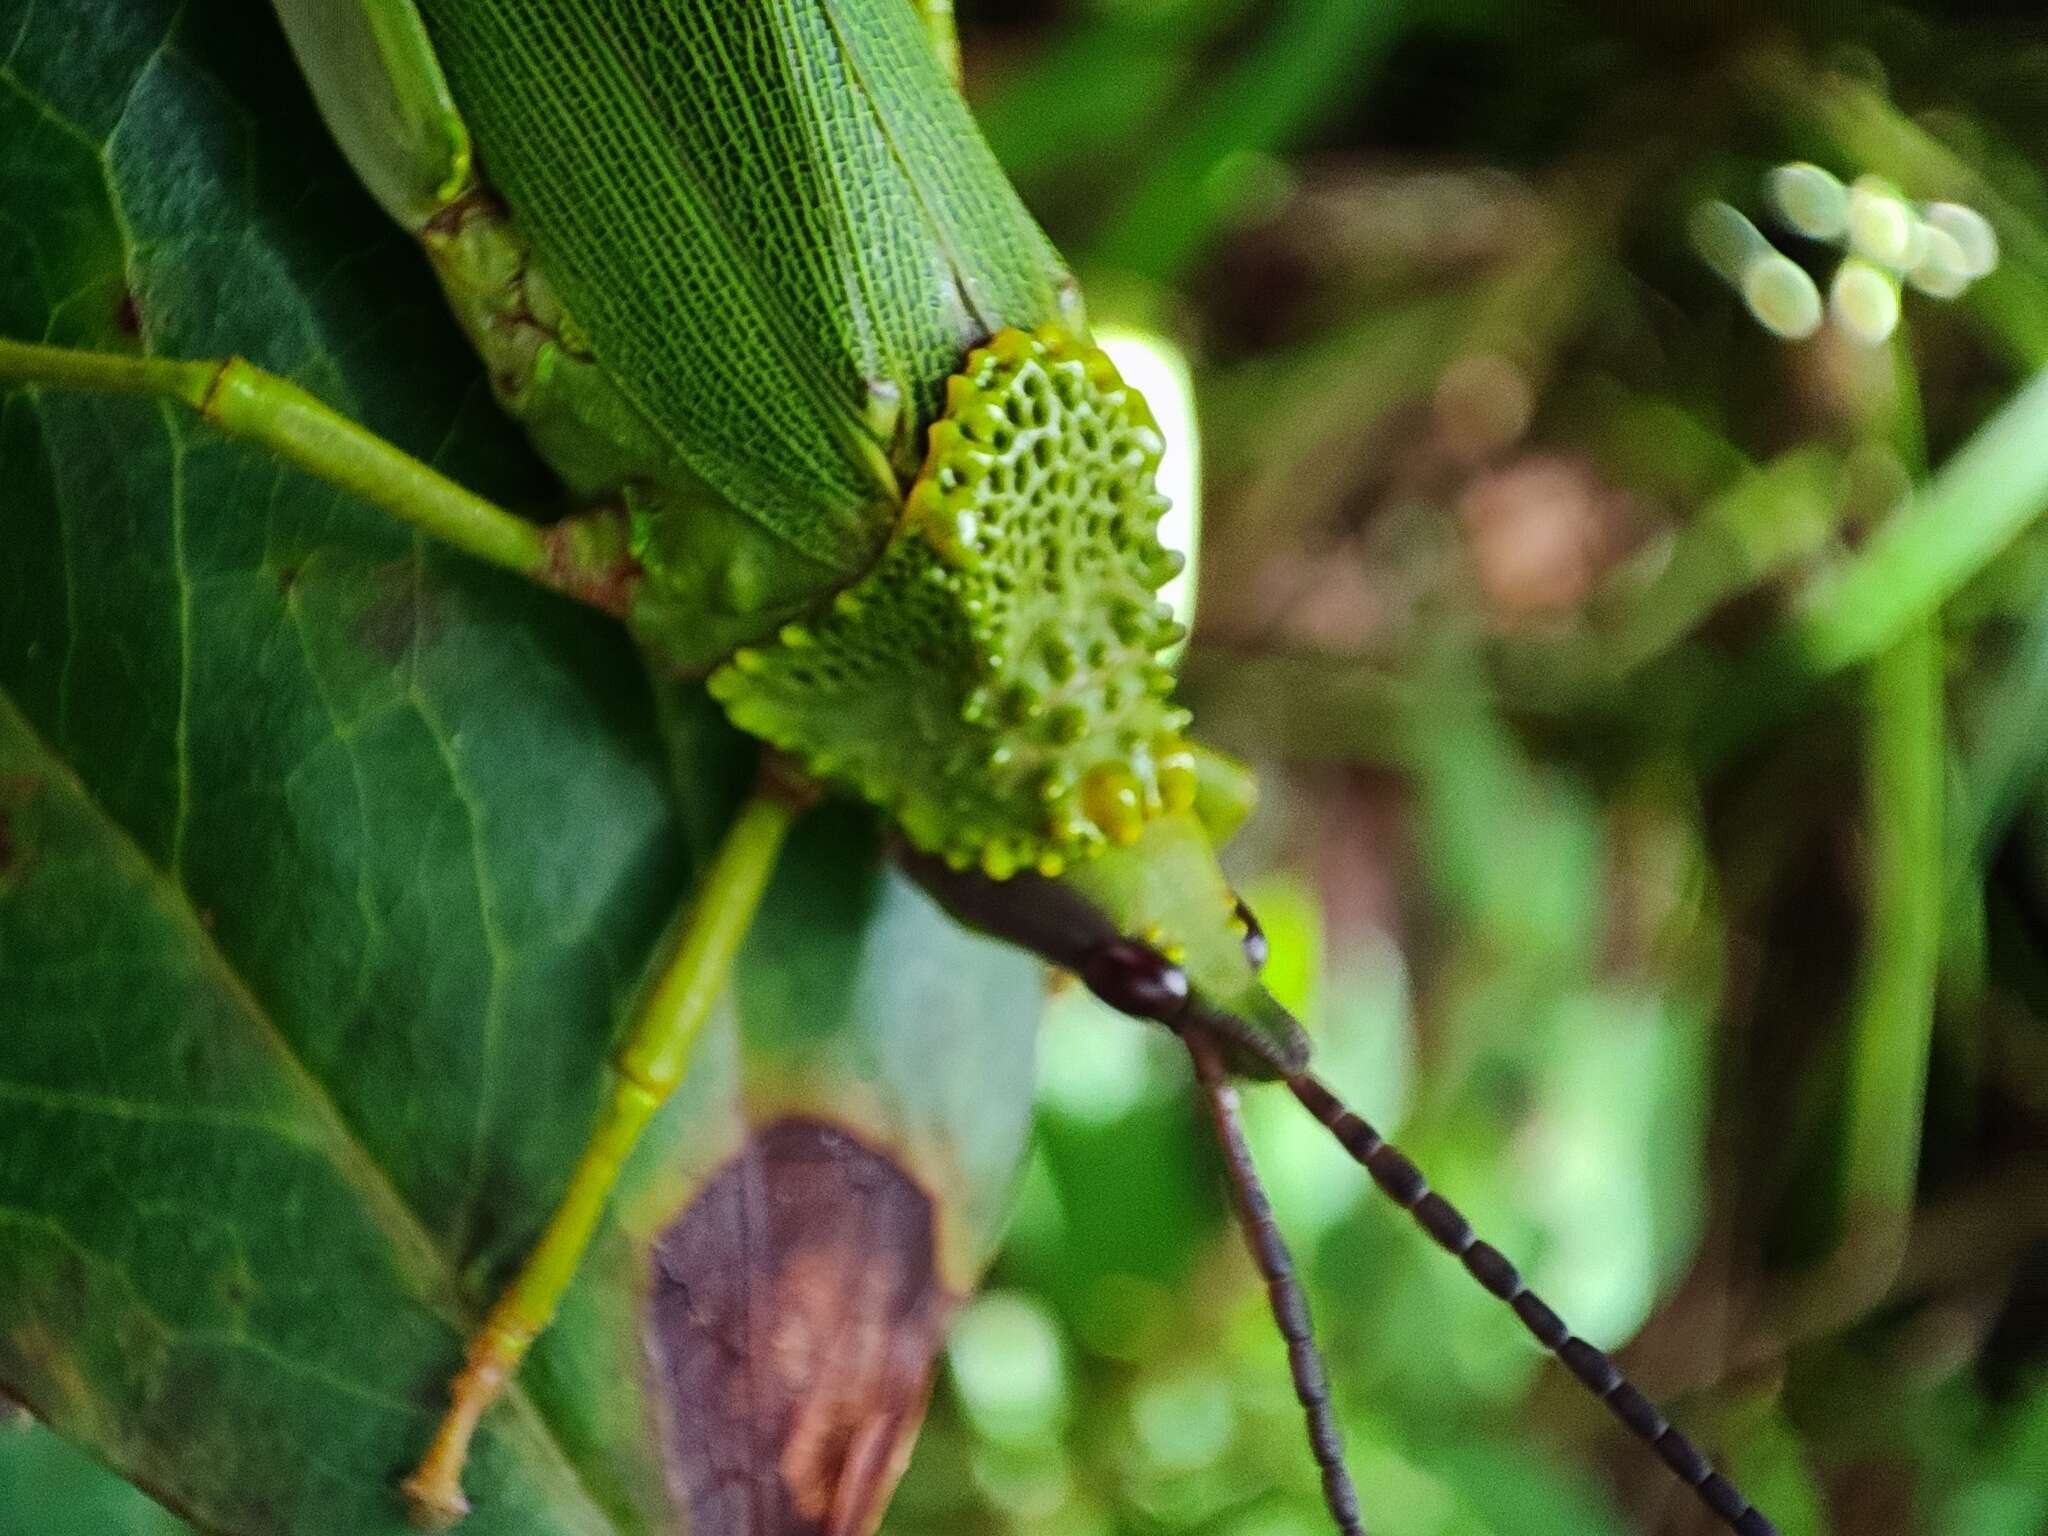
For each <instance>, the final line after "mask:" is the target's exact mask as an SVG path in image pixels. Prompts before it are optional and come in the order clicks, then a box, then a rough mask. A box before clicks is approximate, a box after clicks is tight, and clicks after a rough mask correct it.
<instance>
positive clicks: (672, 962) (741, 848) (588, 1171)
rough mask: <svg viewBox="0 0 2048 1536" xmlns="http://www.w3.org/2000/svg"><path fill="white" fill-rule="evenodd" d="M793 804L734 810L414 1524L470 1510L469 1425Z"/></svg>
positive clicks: (673, 1055)
mask: <svg viewBox="0 0 2048 1536" xmlns="http://www.w3.org/2000/svg"><path fill="white" fill-rule="evenodd" d="M797 811H798V799H797V796H796V795H795V794H794V793H793V792H792V791H790V790H788V789H786V788H784V787H782V786H781V785H778V784H773V783H767V784H764V786H763V788H761V789H760V790H759V791H757V792H756V793H755V794H754V795H753V797H752V798H750V799H749V800H748V801H747V803H746V804H745V805H744V806H743V807H742V808H741V810H740V814H739V816H738V818H737V819H735V821H734V822H733V824H732V827H731V829H730V830H729V831H728V832H727V833H726V835H725V841H724V842H723V843H722V844H720V846H719V850H718V856H717V857H716V858H715V859H714V860H713V861H712V863H711V867H710V868H709V869H708V870H707V871H706V872H705V875H704V880H703V883H702V885H701V887H700V888H699V891H698V893H697V896H696V898H695V899H694V900H693V901H692V903H691V906H690V910H689V912H688V914H687V915H686V916H685V917H684V919H683V922H682V926H681V931H680V933H679V934H678V937H677V941H676V943H675V947H674V950H673V952H672V954H671V956H670V958H669V959H668V961H667V963H666V964H665V965H664V966H663V967H662V970H661V974H660V977H659V979H658V980H657V981H656V982H655V984H654V987H653V990H652V991H651V992H649V993H648V995H647V999H646V1002H645V1004H644V1006H643V1007H642V1008H641V1009H640V1012H639V1013H638V1014H637V1015H636V1017H635V1019H634V1021H633V1027H632V1030H631V1032H630V1033H629V1034H628V1036H627V1038H626V1041H625V1044H624V1046H623V1047H622V1048H621V1050H620V1053H619V1070H618V1079H617V1081H616V1083H615V1084H614V1086H613V1089H612V1094H611V1098H610V1100H609V1101H608V1103H607V1104H606V1106H605V1109H604V1111H603V1113H602V1115H601V1116H600V1117H599V1120H598V1124H597V1129H596V1131H595V1132H594V1133H593V1134H592V1136H591V1138H590V1143H589V1145H588V1146H586V1147H585V1148H584V1150H583V1156H582V1157H581V1159H580V1160H579V1161H578V1162H577V1165H576V1171H575V1172H574V1173H573V1174H572V1175H571V1176H570V1179H569V1188H568V1190H567V1192H566V1193H565V1194H564V1195H563V1197H562V1203H561V1204H560V1205H559V1206H558V1207H556V1210H555V1213H554V1215H553V1216H552V1217H551V1218H550V1219H549V1221H548V1224H547V1227H546V1229H545V1230H544V1231H543V1232H542V1233H541V1236H540V1240H539V1242H537V1243H536V1244H535V1245H534V1249H533V1252H532V1253H531V1254H529V1255H528V1256H527V1259H526V1262H525V1264H523V1265H522V1266H521V1267H520V1270H519V1273H518V1275H517V1276H516V1277H515V1278H514V1279H513V1281H512V1284H511V1285H510V1286H508V1287H507V1288H506V1289H505V1292H504V1294H503V1295H501V1296H500V1297H499V1298H498V1300H497V1302H496V1304H495V1305H493V1306H492V1308H491V1311H490V1315H489V1316H488V1317H486V1318H485V1320H484V1323H483V1326H482V1327H481V1328H479V1329H478V1330H477V1333H476V1335H475V1337H473V1338H472V1339H471V1340H470V1343H469V1348H468V1350H467V1351H466V1353H465V1357H464V1365H463V1369H462V1372H461V1374H460V1375H458V1376H457V1377H456V1378H455V1380H454V1381H453V1382H452V1383H451V1384H450V1387H449V1408H448V1412H447V1415H446V1416H445V1417H444V1418H443V1419H442V1421H441V1426H440V1429H439V1430H438V1432H437V1433H436V1434H435V1436H434V1442H433V1444H432V1446H430V1447H429V1448H428V1451H427V1454H426V1456H425V1457H424V1458H423V1459H422V1460H421V1462H420V1465H419V1468H418V1470H417V1471H415V1472H414V1473H413V1474H412V1476H411V1477H409V1478H408V1479H406V1483H405V1493H406V1497H407V1498H408V1499H409V1500H410V1501H411V1503H412V1508H413V1513H414V1516H415V1518H417V1519H418V1520H420V1521H421V1522H422V1523H425V1524H431V1525H446V1524H449V1523H451V1522H453V1521H455V1520H458V1519H460V1518H461V1517H462V1515H463V1514H464V1513H466V1512H467V1510H468V1508H469V1505H468V1501H467V1500H466V1499H464V1497H463V1494H462V1466H463V1463H464V1462H465V1461H466V1460H467V1459H468V1456H469V1443H470V1439H471V1437H472V1436H473V1435H474V1434H475V1432H476V1427H477V1423H478V1421H479V1420H480V1419H481V1418H482V1417H483V1414H484V1411H485V1410H486V1409H488V1408H489V1407H490V1405H491V1403H492V1402H493V1401H494V1400H496V1398H497V1397H498V1395H499V1393H501V1392H502V1391H504V1389H505V1385H506V1383H507V1382H509V1381H510V1380H511V1379H512V1376H513V1373H514V1372H516V1371H517V1370H518V1369H519V1362H520V1361H521V1360H522V1359H524V1358H525V1356H526V1351H527V1349H528V1347H529V1346H530V1345H531V1344H532V1343H533V1341H534V1339H535V1338H537V1337H538V1336H539V1335H540V1333H541V1332H542V1330H544V1329H545V1328H546V1327H547V1325H548V1324H549V1322H551V1321H552V1320H553V1318H554V1315H555V1308H556V1307H557V1306H558V1305H559V1304H560V1302H561V1299H562V1295H563V1293H564V1292H565V1291H567V1290H568V1288H569V1282H570V1281H571V1280H572V1279H574V1278H575V1275H576V1268H577V1265H578V1264H579V1263H580V1262H581V1261H582V1258H583V1251H584V1249H585V1248H587V1247H588V1246H589V1243H590V1237H591V1234H592V1233H593V1232H594V1231H596V1229H597V1222H598V1218H599V1217H600V1216H602V1215H603V1213H604V1207H605V1202H606V1201H607V1200H608V1199H609V1198H610V1196H611V1191H612V1186H613V1185H614V1184H615V1183H616V1182H617V1181H618V1177H619V1170H620V1169H621V1168H622V1167H623V1166H624V1165H625V1161H626V1159H627V1157H628V1156H630V1155H631V1153H632V1151H633V1148H634V1146H635V1145H636V1144H637V1143H638V1141H639V1140H640V1133H641V1131H643V1130H644V1129H645V1128H646V1126H647V1122H648V1120H649V1119H651V1118H652V1117H653V1115H654V1112H655V1111H656V1110H657V1109H659V1108H660V1107H661V1105H662V1102H663V1101H664V1100H666V1099H667V1097H668V1095H669V1093H670V1091H671V1090H673V1089H674V1088H675V1086H676V1084H677V1083H679V1082H681V1081H682V1077H683V1072H684V1070H685V1069H686V1068H687V1067H688V1065H689V1060H690V1053H691V1051H692V1050H693V1048H694V1047H695V1045H696V1043H697V1039H698V1037H699V1035H701V1034H702V1033H703V1028H704V1024H705V1021H706V1020H707V1019H708V1018H709V1017H710V1015H711V1008H712V1005H713V1004H714V1003H715V1002H717V1000H718V996H719V994H720V993H721V992H722V991H724V990H725V984H726V979H727V977H728V976H730V975H731V973H732V966H733V961H734V960H735V958H737V956H738V954H739V947H740V941H741V940H742V939H744V938H745V937H746V933H747V929H748V927H749V926H751V924H752V922H753V918H754V912H755V909H756V908H757V907H758V906H759V905H760V902H761V894H762V892H763V891H765V890H766V889H767V885H768V877H769V874H770V873H771V872H772V871H773V869H774V867H775V859H776V855H777V854H778V853H779V852H780V851H781V848H782V844H783V841H784V839H785V838H786V837H787V836H788V833H789V829H790V826H791V824H792V823H793V822H794V820H795V818H796V815H797Z"/></svg>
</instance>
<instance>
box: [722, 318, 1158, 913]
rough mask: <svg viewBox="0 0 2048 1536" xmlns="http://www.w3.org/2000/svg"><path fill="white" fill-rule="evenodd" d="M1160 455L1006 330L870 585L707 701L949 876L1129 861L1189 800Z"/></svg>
mask: <svg viewBox="0 0 2048 1536" xmlns="http://www.w3.org/2000/svg"><path fill="white" fill-rule="evenodd" d="M1163 447H1164V444H1163V442H1162V440H1161V438H1160V434H1159V430H1158V428H1157V426H1156V425H1155V424H1154V423H1153V420H1152V414H1151V412H1150V410H1149V409H1147V407H1146V405H1145V402H1144V400H1143V399H1142V398H1141V397H1140V396H1139V394H1138V393H1137V391H1136V390H1134V389H1131V388H1130V387H1129V386H1128V385H1126V384H1125V383H1124V382H1123V380H1122V378H1121V377H1119V376H1118V374H1117V371H1116V367H1115V365H1114V364H1112V363H1111V362H1110V360H1109V358H1108V357H1107V356H1106V355H1105V354H1104V353H1102V352H1101V351H1099V350H1098V349H1096V348H1094V347H1091V346H1088V345H1086V344H1085V343H1083V342H1082V341H1080V340H1078V339H1077V338H1076V337H1074V336H1073V335H1072V334H1070V333H1069V332H1067V331H1066V330H1064V329H1062V328H1060V327H1057V326H1047V327H1044V328H1042V329H1040V330H1038V331H1035V332H1031V333H1026V332H1023V331H1018V330H1006V331H1002V332H999V333H998V334H997V335H996V336H995V337H994V338H993V339H991V340H990V342H989V343H988V345H986V346H984V347H979V348H977V349H975V350H974V351H973V352H972V353H970V354H969V355H968V357H967V360H966V363H965V365H964V366H963V367H962V369H961V371H960V372H959V373H958V374H956V375H954V376H953V377H952V378H951V379H950V380H948V381H947V387H946V397H945V409H944V412H943V414H942V415H941V416H940V417H939V419H938V420H937V421H935V422H934V423H933V424H932V427H931V430H930V436H929V448H928V453H927V456H926V460H925V464H924V468H923V470H922V472H921V473H920V474H919V475H918V477H917V479H916V480H915V482H914V483H913V484H912V485H911V486H910V488H909V491H908V492H907V494H906V497H905V503H904V513H903V517H902V520H901V522H900V524H899V526H898V528H897V530H896V532H895V534H894V536H893V537H892V539H891V542H890V544H889V546H888V548H887V549H886V550H885V551H884V553H883V555H882V557H881V559H880V560H879V562H878V563H877V564H876V566H875V567H874V569H873V570H871V571H870V572H869V573H868V574H867V575H866V576H864V577H863V578H862V579H861V580H860V581H859V582H857V583H856V584H854V585H853V586H852V587H850V588H848V589H847V590H845V591H843V592H841V593H840V594H839V595H838V596H837V597H836V598H835V599H834V600H833V601H832V602H831V603H830V604H829V605H828V607H827V609H826V610H825V611H824V612H823V613H821V614H819V615H817V616H815V617H813V618H811V619H809V620H807V621H804V622H801V623H793V624H789V625H786V626H784V628H783V629H782V631H781V633H780V634H779V635H778V636H777V637H776V639H775V640H774V641H773V642H771V643H770V644H767V645H763V646H758V647H749V648H746V649H743V650H741V651H740V652H738V653H737V654H736V655H734V656H733V657H732V659H731V660H730V661H729V662H728V663H727V664H726V665H725V666H724V667H722V668H720V669H719V670H718V671H717V672H716V673H714V674H713V675H712V677H711V684H710V686H711V691H712V693H713V694H714V695H715V696H716V697H717V698H718V699H719V700H721V701H722V702H723V703H724V705H725V707H726V710H727V712H728V713H729V714H730V715H731V717H732V719H733V721H734V723H735V724H737V725H739V726H740V727H741V728H742V729H743V730H746V731H749V732H751V733H752V734H754V735H756V736H760V737H762V738H764V739H766V740H767V741H769V742H771V743H773V744H774V745H776V746H778V747H780V748H782V749H784V750H785V751H787V752H789V753H790V754H792V755H793V756H794V757H795V758H796V759H797V760H798V761H799V762H801V763H802V764H803V765H804V767H805V768H806V769H807V770H808V771H810V772H811V773H813V774H815V775H817V776H818V777H819V778H821V779H826V780H830V781H834V782H837V783H839V784H842V785H845V786H848V787H850V788H851V789H853V790H854V791H856V792H857V793H859V794H860V795H862V796H863V797H864V798H866V799H868V800H869V801H871V802H873V803H874V804H876V805H879V806H881V807H883V808H884V809H886V810H887V811H889V812H890V813H891V815H892V816H893V817H894V819H895V820H896V822H897V824H898V825H899V826H900V827H901V828H902V830H903V832H904V834H905V835H906V836H907V837H908V838H909V840H910V841H911V843H912V844H914V845H915V846H916V847H917V848H918V849H919V850H921V851H922V852H925V853H928V854H932V855H935V856H937V857H939V858H941V859H943V860H944V861H945V862H947V863H948V864H950V865H951V866H952V867H953V868H955V869H963V870H964V869H968V868H978V869H980V870H981V871H982V872H983V873H985V874H987V875H989V876H991V877H993V878H996V879H1001V878H1003V877H1005V876H1008V875H1011V874H1014V873H1017V872H1018V871H1021V870H1033V871H1036V872H1038V873H1040V874H1042V875H1045V876H1047V877H1048V878H1051V877H1056V876H1058V875H1059V874H1060V873H1061V872H1062V871H1063V870H1065V869H1066V868H1067V867H1068V866H1070V865H1073V864H1076V863H1080V862H1085V861H1089V860H1091V859H1092V858H1093V857H1094V856H1095V855H1097V854H1099V853H1100V852H1101V851H1102V850H1103V849H1105V848H1112V847H1126V846H1129V845H1131V844H1132V843H1134V842H1136V841H1137V840H1138V839H1139V837H1140V836H1141V835H1142V834H1143V832H1144V830H1145V828H1146V827H1147V826H1148V825H1149V824H1150V822H1151V821H1153V820H1154V819H1156V818H1158V817H1160V816H1162V815H1165V814H1167V813H1169V812H1176V811H1186V810H1188V809H1190V808H1191V807H1192V806H1193V805H1194V802H1195V798H1196V792H1197V787H1198V786H1197V774H1196V770H1195V764H1194V759H1193V756H1192V754H1191V753H1190V751H1189V749H1188V748H1187V746H1186V744H1185V742H1184V741H1183V740H1182V737H1181V732H1182V730H1183V729H1184V728H1185V726H1186V725H1187V723H1188V715H1187V712H1186V711H1185V710H1183V709H1181V708H1179V707H1178V706H1177V705H1175V704H1174V703H1172V702H1171V700H1170V698H1169V697H1168V695H1169V693H1170V691H1171V689H1172V686H1173V674H1172V672H1171V670H1170V669H1169V668H1168V667H1167V666H1166V665H1165V664H1164V662H1163V660H1162V653H1163V652H1164V651H1165V650H1166V648H1167V647H1169V646H1171V645H1172V644H1174V643H1175V642H1176V641H1177V640H1179V639H1180V638H1181V636H1182V633H1183V631H1182V629H1181V626H1180V625H1179V624H1178V623H1176V622H1175V620H1174V618H1173V616H1172V614H1171V612H1170V610H1169V609H1168V608H1167V606H1166V605H1165V604H1164V603H1162V602H1160V601H1159V599H1158V596H1157V593H1158V590H1159V588H1160V587H1161V585H1163V584H1164V583H1165V582H1166V581H1168V580H1170V579H1171V578H1172V577H1173V576H1174V575H1175V574H1176V573H1177V572H1178V571H1179V569H1180V566H1181V559H1180V556H1178V555H1177V554H1174V553H1173V552H1171V551H1169V550H1168V549H1166V548H1165V547H1164V546H1163V545H1161V543H1160V542H1159V537H1158V524H1159V518H1160V515H1161V514H1162V513H1163V512H1164V511H1165V510H1166V505H1167V504H1166V499H1165V498H1164V497H1163V496H1161V495H1160V494H1159V491H1158V489H1157V487H1156V485H1155V483H1154V481H1155V474H1156V471H1157V469H1158V465H1159V456H1160V453H1161V451H1162V449H1163Z"/></svg>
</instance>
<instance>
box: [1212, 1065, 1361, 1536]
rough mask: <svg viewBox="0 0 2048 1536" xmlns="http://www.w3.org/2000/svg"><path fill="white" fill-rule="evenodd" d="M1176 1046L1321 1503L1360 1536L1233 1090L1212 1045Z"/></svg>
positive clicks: (1315, 1356)
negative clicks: (1252, 1271) (1269, 1313)
mask: <svg viewBox="0 0 2048 1536" xmlns="http://www.w3.org/2000/svg"><path fill="white" fill-rule="evenodd" d="M1181 1039H1182V1040H1183V1041H1184V1042H1185V1043H1186V1045H1187V1048H1188V1054H1189V1055H1190V1056H1192V1057H1193V1058H1194V1063H1195V1077H1196V1080H1197V1081H1199V1082H1200V1083H1201V1085H1202V1098H1203V1102H1204V1103H1205V1104H1206V1105H1207V1107H1208V1110H1209V1119H1210V1122H1211V1123H1212V1124H1213V1125H1214V1126H1215V1128H1216V1140H1217V1143H1218V1145H1220V1146H1221V1147H1222V1149H1223V1166H1224V1168H1225V1170H1226V1171H1227V1172H1228V1173H1229V1175H1230V1192H1231V1203H1232V1204H1233V1205H1235V1206H1236V1207H1237V1215H1238V1221H1239V1224H1240V1225H1241V1226H1242V1228H1243V1229H1244V1240H1245V1246H1246V1247H1248V1248H1249V1249H1250V1250H1251V1254H1252V1260H1253V1262H1255V1263H1256V1264H1257V1265H1258V1267H1259V1274H1260V1275H1261V1276H1263V1277H1264V1279H1265V1282H1266V1297H1267V1300H1268V1301H1269V1302H1270V1303H1271V1304H1272V1308H1273V1321H1274V1322H1275V1323H1277V1324H1278V1325H1279V1327H1280V1336H1281V1337H1282V1338H1283V1339H1285V1340H1286V1341H1287V1367H1288V1370H1289V1372H1290V1373H1291V1374H1292V1375H1293V1377H1294V1396H1295V1398H1296V1400H1297V1401H1299V1402H1300V1404H1301V1411H1302V1413H1303V1415H1304V1416H1305V1417H1306V1418H1307V1419H1308V1443H1309V1449H1310V1451H1312V1452H1313V1453H1314V1455H1315V1458H1316V1466H1317V1467H1318V1468H1320V1469H1321V1472H1322V1476H1323V1500H1324V1502H1325V1503H1326V1504H1328V1505H1329V1509H1330V1515H1331V1517H1332V1518H1333V1519H1334V1520H1335V1521H1336V1522H1337V1529H1338V1530H1339V1531H1341V1532H1342V1533H1343V1536H1365V1526H1364V1525H1363V1523H1362V1522H1361V1519H1360V1516H1359V1513H1358V1490H1357V1489H1355V1488H1354V1487H1352V1485H1351V1473H1350V1472H1349V1470H1347V1469H1346V1467H1345V1465H1344V1438H1343V1435H1342V1434H1341V1433H1340V1432H1339V1430H1338V1428H1337V1419H1336V1415H1335V1414H1334V1413H1332V1412H1331V1410H1330V1383H1329V1378H1328V1377H1327V1376H1326V1375H1325V1373H1324V1371H1323V1357H1322V1354H1321V1352H1320V1351H1319V1350H1317V1348H1316V1340H1315V1331H1314V1329H1313V1327H1312V1326H1311V1324H1310V1322H1309V1315H1308V1298H1307V1297H1306V1296H1305V1295H1303V1294H1302V1289H1301V1281H1300V1280H1299V1279H1297V1278H1296V1276H1295V1273H1294V1259H1293V1257H1292V1256H1291V1255H1290V1254H1289V1253H1288V1251H1287V1242H1286V1239H1284V1238H1283V1237H1281V1235H1280V1228H1279V1225H1278V1224H1277V1223H1276V1222H1275V1221H1274V1220H1273V1206H1272V1202H1271V1201H1269V1200H1268V1199H1267V1198H1266V1190H1265V1186H1264V1185H1263V1184H1261V1183H1260V1182H1259V1174H1258V1170H1257V1168H1255V1167H1254V1166H1253V1165H1252V1153H1251V1148H1250V1147H1249V1146H1247V1145H1246V1144H1245V1139H1244V1126H1243V1124H1242V1123H1241V1122H1240V1121H1239V1119H1238V1113H1237V1089H1236V1088H1235V1087H1234V1086H1232V1084H1231V1081H1230V1078H1229V1076H1228V1074H1227V1073H1226V1072H1225V1071H1224V1069H1223V1059H1222V1057H1221V1055H1220V1054H1219V1053H1218V1052H1217V1049H1216V1046H1215V1044H1214V1043H1213V1042H1212V1041H1210V1040H1209V1038H1208V1037H1207V1035H1205V1034H1204V1033H1203V1032H1202V1031H1200V1030H1198V1029H1188V1030H1184V1031H1183V1032H1182V1034H1181Z"/></svg>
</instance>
